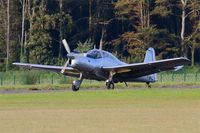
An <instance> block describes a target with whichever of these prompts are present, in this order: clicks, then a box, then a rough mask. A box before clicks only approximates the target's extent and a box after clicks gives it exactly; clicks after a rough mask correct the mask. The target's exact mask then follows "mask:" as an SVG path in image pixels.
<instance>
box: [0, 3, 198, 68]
mask: <svg viewBox="0 0 200 133" xmlns="http://www.w3.org/2000/svg"><path fill="white" fill-rule="evenodd" d="M64 38H66V39H67V40H68V43H69V45H70V47H71V48H72V49H73V50H76V51H77V52H84V51H86V50H88V49H91V48H93V47H96V48H100V49H104V50H108V51H110V52H112V53H113V54H115V55H116V56H117V57H119V58H121V59H123V60H125V61H126V62H128V63H132V62H139V61H142V60H143V58H144V53H145V50H146V49H147V48H148V47H153V48H155V49H156V53H157V58H158V59H162V58H172V57H179V56H184V57H188V58H190V59H191V61H192V65H194V64H195V63H196V64H199V63H200V49H199V48H200V1H199V0H12V1H11V0H0V62H1V63H0V69H1V71H4V70H9V69H13V66H12V65H11V63H12V62H14V61H20V62H30V63H40V64H57V65H63V63H64V62H65V61H66V55H67V53H66V51H65V50H64V47H63V45H62V42H61V40H62V39H64Z"/></svg>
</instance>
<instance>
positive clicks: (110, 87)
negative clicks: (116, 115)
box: [106, 82, 115, 90]
mask: <svg viewBox="0 0 200 133" xmlns="http://www.w3.org/2000/svg"><path fill="white" fill-rule="evenodd" d="M106 87H107V89H108V90H110V89H114V88H115V85H114V83H113V82H106Z"/></svg>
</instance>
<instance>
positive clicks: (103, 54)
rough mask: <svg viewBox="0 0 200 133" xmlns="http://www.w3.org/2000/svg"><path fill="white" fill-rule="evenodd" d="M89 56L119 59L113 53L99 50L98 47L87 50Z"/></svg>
mask: <svg viewBox="0 0 200 133" xmlns="http://www.w3.org/2000/svg"><path fill="white" fill-rule="evenodd" d="M86 56H87V57H89V58H92V59H100V58H105V57H108V58H111V59H113V60H118V59H117V58H116V57H115V56H113V55H112V54H111V53H109V52H106V51H103V50H98V49H93V50H90V51H88V52H87V54H86Z"/></svg>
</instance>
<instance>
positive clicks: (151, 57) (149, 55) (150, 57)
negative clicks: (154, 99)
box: [144, 48, 158, 82]
mask: <svg viewBox="0 0 200 133" xmlns="http://www.w3.org/2000/svg"><path fill="white" fill-rule="evenodd" d="M153 61H156V54H155V50H154V49H153V48H148V50H147V51H146V55H145V58H144V62H145V63H148V62H153ZM147 79H148V80H149V82H155V81H157V80H158V78H157V73H155V74H151V75H148V76H147Z"/></svg>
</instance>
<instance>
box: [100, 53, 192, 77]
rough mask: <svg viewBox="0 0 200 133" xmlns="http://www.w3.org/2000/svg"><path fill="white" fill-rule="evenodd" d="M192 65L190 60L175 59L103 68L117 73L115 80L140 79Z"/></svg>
mask: <svg viewBox="0 0 200 133" xmlns="http://www.w3.org/2000/svg"><path fill="white" fill-rule="evenodd" d="M186 64H190V60H188V59H186V58H182V57H181V58H173V59H166V60H159V61H152V62H148V63H135V64H130V65H122V66H114V67H103V69H104V70H105V71H112V72H114V73H115V75H114V77H113V78H117V77H120V78H125V77H126V78H127V77H130V78H138V77H142V76H146V75H150V74H154V73H158V72H161V71H167V70H174V69H176V68H177V67H178V66H182V65H186Z"/></svg>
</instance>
